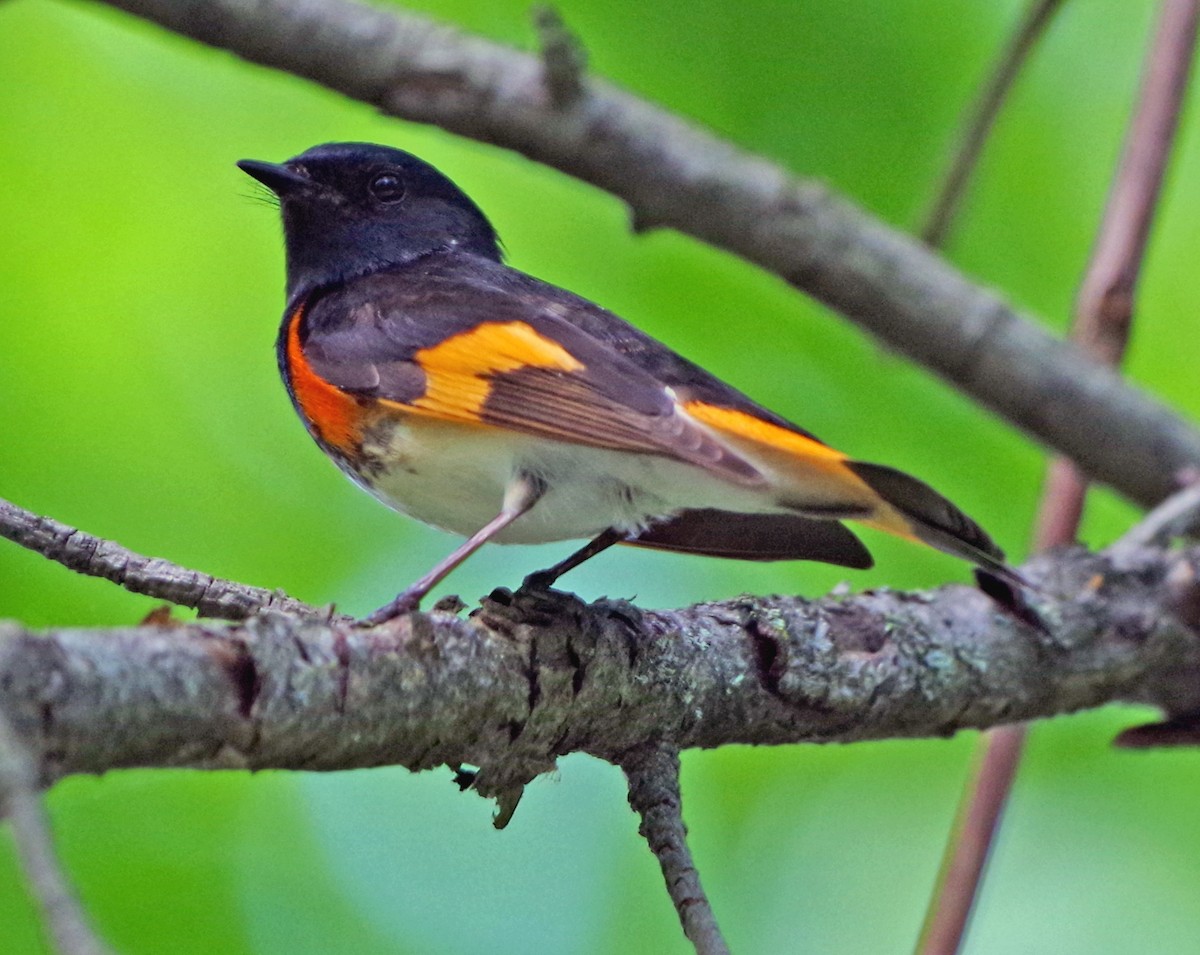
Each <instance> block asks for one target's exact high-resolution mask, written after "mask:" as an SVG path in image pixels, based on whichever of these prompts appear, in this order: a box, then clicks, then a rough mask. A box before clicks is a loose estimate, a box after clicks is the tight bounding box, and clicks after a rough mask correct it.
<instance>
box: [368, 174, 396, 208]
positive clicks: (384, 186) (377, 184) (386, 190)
mask: <svg viewBox="0 0 1200 955" xmlns="http://www.w3.org/2000/svg"><path fill="white" fill-rule="evenodd" d="M371 195H373V196H374V197H375V198H376V199H378V200H379V201H380V202H397V201H399V200H400V199H403V198H404V182H403V180H401V178H400V177H399V176H394V175H392V174H391V173H390V172H385V173H380V174H379V175H378V176H376V177H375V178H374V179H372V180H371Z"/></svg>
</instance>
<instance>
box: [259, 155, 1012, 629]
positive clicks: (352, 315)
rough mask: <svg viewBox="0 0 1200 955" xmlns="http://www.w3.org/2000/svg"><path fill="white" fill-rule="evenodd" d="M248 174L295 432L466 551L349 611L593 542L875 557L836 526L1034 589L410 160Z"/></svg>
mask: <svg viewBox="0 0 1200 955" xmlns="http://www.w3.org/2000/svg"><path fill="white" fill-rule="evenodd" d="M238 166H239V168H240V169H242V170H243V171H244V172H246V173H247V174H249V175H250V176H252V177H253V178H254V179H256V180H257V181H258V182H259V183H261V184H262V185H264V186H266V187H267V189H269V190H270V191H271V193H273V194H274V197H276V198H277V199H278V203H279V207H280V211H281V215H282V220H283V233H284V251H285V259H286V297H287V304H286V307H285V309H284V315H283V321H282V323H281V325H280V329H279V334H278V338H277V344H276V353H277V357H278V364H279V370H280V373H281V375H282V378H283V381H284V383H285V385H286V387H287V391H288V394H289V395H290V397H291V401H292V404H293V405H294V407H295V409H296V411H297V412H298V414H299V416H300V418H301V419H302V420H303V422H304V424H305V427H306V428H307V430H308V432H309V434H310V435H311V436H312V438H313V439H314V440H315V441H316V443H317V444H318V445H319V446H320V447H321V449H322V450H323V451H325V453H326V454H327V455H328V456H329V457H330V458H331V459H332V460H333V461H334V462H335V463H336V464H337V466H338V467H339V468H341V469H342V471H344V472H345V473H346V474H347V475H348V476H349V477H350V478H351V479H352V480H354V481H355V482H356V483H358V484H359V485H361V486H362V487H363V488H365V489H366V490H367V491H368V492H370V493H371V494H373V495H374V496H375V497H376V498H378V499H379V500H380V501H382V502H383V503H384V504H387V505H389V506H390V507H392V508H394V509H396V510H398V511H401V512H403V513H405V514H408V515H410V516H412V517H414V518H416V519H418V520H421V521H424V522H425V523H427V524H431V525H434V526H436V527H439V528H442V529H444V530H447V531H450V532H453V533H455V534H458V535H462V536H464V537H465V538H466V540H465V541H464V542H463V543H462V544H461V545H460V546H458V547H456V548H455V549H454V550H453V551H452V552H451V553H450V554H449V555H448V556H446V557H445V558H443V559H442V560H440V561H438V562H437V563H436V564H435V565H434V566H433V567H432V568H431V569H430V571H429V572H428V573H426V574H425V575H424V576H422V577H421V578H419V579H418V580H416V581H415V582H413V583H412V584H411V585H410V586H408V587H406V588H405V589H404V590H402V591H401V592H400V593H399V594H398V595H397V596H396V597H395V598H394V599H393V600H391V601H389V602H388V603H387V604H385V605H384V606H382V607H380V608H379V609H378V610H376V611H375V612H374V613H372V614H369V615H368V616H367V617H366V618H364V619H363V621H362V622H363V623H364V624H367V625H377V624H381V623H383V622H385V621H388V620H390V619H392V618H394V617H396V616H398V615H401V614H404V613H408V612H411V611H414V610H416V609H418V608H419V606H420V603H421V601H422V599H423V598H424V597H425V596H426V595H427V594H428V593H429V591H430V590H431V589H432V588H433V587H434V586H436V585H437V584H438V583H439V582H440V581H441V580H442V579H443V578H445V577H446V575H448V574H449V573H450V572H451V571H452V570H454V568H456V567H457V566H458V565H459V564H461V563H462V562H463V561H464V560H466V559H467V558H468V557H469V556H470V555H471V554H472V553H474V552H475V551H476V550H477V549H478V548H479V547H481V546H482V545H483V544H485V543H488V542H495V543H501V544H504V543H543V542H549V541H567V540H578V539H586V540H587V543H586V544H584V545H583V546H582V547H581V548H580V549H578V550H576V551H575V552H573V553H571V554H569V555H568V556H567V557H565V558H564V559H563V560H561V561H560V562H559V563H557V564H555V565H554V566H553V567H550V568H547V569H546V570H543V571H540V572H538V573H536V574H533V575H531V576H530V578H529V580H530V581H536V582H537V583H538V584H540V585H544V586H549V585H550V584H552V583H554V582H555V581H557V579H558V578H559V577H560V576H562V575H563V574H564V573H566V572H567V571H568V570H571V569H572V568H574V567H576V566H578V565H579V564H581V563H583V561H585V560H587V559H589V558H591V557H594V556H595V555H596V554H599V553H600V552H602V551H604V550H606V549H607V548H608V547H610V546H612V545H614V544H628V545H634V546H638V547H647V548H655V549H659V550H664V551H675V552H683V553H692V554H702V555H709V556H717V557H726V558H735V559H741V560H751V561H775V560H809V561H820V562H825V563H830V564H836V565H840V566H844V567H849V568H866V567H870V566H871V565H872V563H873V561H872V558H871V555H870V553H869V552H868V550H867V549H866V547H865V546H864V545H863V544H862V542H861V541H860V540H859V539H858V537H857V536H855V534H854V533H853V532H852V531H851V530H850V529H849V528H848V527H847V526H846V525H845V522H847V521H851V522H855V523H858V524H861V525H865V526H867V527H872V528H876V529H879V530H883V531H886V532H888V533H890V534H893V535H896V536H899V537H901V538H906V539H908V540H910V541H915V542H918V543H922V544H926V545H929V546H931V547H934V548H936V549H937V550H940V551H944V552H946V553H948V554H952V555H954V556H956V557H959V558H962V559H964V560H966V561H967V562H969V563H970V564H972V565H974V566H975V568H977V576H979V577H980V580H981V584H982V583H983V582H984V581H990V582H991V584H992V585H993V586H992V589H989V587H987V586H985V587H984V588H983V589H985V590H987V591H988V592H989V593H991V592H992V590H995V589H997V588H998V589H999V590H1000V591H1001V592H1005V591H1007V592H1010V593H1011V590H1012V588H1014V587H1020V586H1022V585H1023V584H1024V583H1025V582H1024V581H1023V580H1022V578H1021V577H1020V576H1019V575H1018V574H1017V572H1016V571H1014V570H1012V569H1011V568H1010V567H1009V566H1008V565H1007V564H1005V562H1004V554H1003V552H1002V551H1001V550H1000V548H999V547H998V546H997V545H996V544H995V543H994V542H993V541H992V539H991V538H990V537H989V536H988V534H987V533H986V532H985V531H984V530H983V529H982V528H981V527H980V526H979V525H978V524H977V523H976V522H975V521H974V520H972V519H971V518H969V517H968V516H967V515H966V514H964V513H963V512H962V511H961V510H959V509H958V508H957V507H956V506H955V505H954V504H952V503H951V502H950V501H949V500H948V499H947V498H945V497H943V496H942V495H941V494H939V493H938V492H937V491H935V490H933V488H931V487H930V486H929V485H928V484H925V483H924V482H923V481H920V480H918V479H917V478H914V477H911V476H909V475H908V474H906V473H904V472H902V471H899V470H897V469H895V468H892V467H888V466H886V465H882V464H874V463H870V462H864V461H858V460H855V459H853V458H851V457H849V456H848V455H846V454H844V453H842V452H841V451H838V450H836V449H834V448H833V447H831V446H829V445H827V444H825V443H824V442H822V441H820V440H819V439H817V438H816V437H815V436H814V435H813V434H812V433H810V432H808V431H806V430H804V429H803V428H801V427H799V426H798V425H796V424H793V423H792V422H790V421H788V420H787V419H785V418H783V417H781V416H780V415H778V414H776V413H774V412H773V411H770V410H768V409H767V408H765V407H763V406H762V405H760V404H758V403H756V402H755V401H753V400H752V399H750V398H749V397H747V396H746V395H744V394H743V393H741V392H740V391H738V390H736V389H735V388H733V387H732V386H730V385H728V384H726V383H725V382H723V381H721V380H720V379H719V378H717V377H716V376H715V375H713V374H711V373H710V372H708V371H706V370H705V369H704V368H702V367H700V366H699V365H697V364H695V363H693V362H691V361H688V360H687V359H686V358H683V357H682V356H680V355H678V354H676V353H675V352H674V351H672V350H671V349H670V348H668V347H667V346H666V345H664V344H661V343H660V342H658V341H657V340H655V339H653V338H651V337H650V336H649V335H647V334H646V333H644V332H642V331H640V330H639V329H638V328H636V327H635V326H634V325H632V324H630V323H628V322H626V321H625V320H624V319H622V318H620V317H618V316H617V315H615V314H614V313H612V312H610V311H608V310H606V309H604V308H602V307H601V306H599V305H596V304H594V303H592V302H591V301H589V300H587V299H585V298H582V297H581V296H579V295H576V294H574V293H572V292H570V291H567V290H566V289H563V288H559V287H557V286H555V285H552V284H550V283H547V282H544V281H541V280H540V279H537V278H534V277H533V276H530V275H528V274H526V273H524V272H521V271H519V270H517V269H515V268H512V267H510V266H509V265H507V264H506V263H505V261H504V257H503V254H502V250H501V246H500V242H499V238H498V235H497V232H496V230H495V228H494V227H493V225H492V223H491V222H490V221H489V220H488V218H487V216H486V215H485V214H484V213H483V212H482V211H481V210H480V208H479V207H478V206H477V205H476V204H475V202H474V201H472V200H471V199H470V198H469V197H468V196H467V195H466V193H464V192H463V191H462V190H461V189H460V188H459V187H458V186H457V185H455V184H454V182H452V181H451V180H450V179H449V178H448V177H447V176H445V175H444V174H443V173H441V172H439V171H438V170H437V169H436V168H434V167H433V166H432V165H430V164H429V163H427V162H425V161H423V160H421V159H419V158H417V157H416V156H414V155H412V154H411V153H408V152H405V151H403V150H400V149H396V148H392V147H389V146H381V145H374V144H370V143H326V144H324V145H319V146H315V147H313V148H311V149H308V150H307V151H305V152H303V153H300V154H299V155H297V156H295V157H293V158H291V159H289V160H287V161H285V162H283V163H270V162H263V161H259V160H242V161H240V162H239V163H238Z"/></svg>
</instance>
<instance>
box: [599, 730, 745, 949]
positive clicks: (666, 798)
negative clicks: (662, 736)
mask: <svg viewBox="0 0 1200 955" xmlns="http://www.w3.org/2000/svg"><path fill="white" fill-rule="evenodd" d="M620 762H621V768H622V769H623V770H625V776H626V778H627V779H628V780H629V805H630V807H631V808H632V809H633V811H634V812H636V813H637V814H638V815H639V816H641V818H642V822H641V825H640V826H638V833H639V834H640V835H641V836H642V837H643V838H645V840H646V843H647V844H648V845H649V846H650V851H651V852H653V853H654V855H655V857H656V858H657V859H658V864H659V866H660V867H661V868H662V874H663V879H664V880H665V881H666V883H667V892H668V893H669V894H670V896H671V901H672V902H674V903H675V911H676V913H677V914H678V915H679V922H680V924H681V925H682V926H683V933H684V934H685V935H686V936H687V937H688V938H689V939H690V940H691V943H692V945H693V947H695V949H696V955H729V946H727V945H726V944H725V939H724V938H722V936H721V929H720V928H719V927H718V925H717V920H716V918H715V917H714V916H713V911H712V906H711V905H710V904H709V901H708V896H706V895H705V894H704V888H703V887H702V886H701V885H700V873H699V872H697V871H696V866H695V864H694V863H693V862H692V853H691V850H690V849H688V844H687V827H686V826H685V825H684V824H683V812H682V800H681V798H680V794H679V751H678V750H676V749H673V748H672V747H670V746H661V745H657V744H654V743H647V744H646V745H644V746H638V747H636V748H635V749H633V750H631V751H630V752H629V753H627V754H625V756H624V757H622V759H621V761H620Z"/></svg>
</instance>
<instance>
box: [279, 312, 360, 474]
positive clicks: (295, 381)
mask: <svg viewBox="0 0 1200 955" xmlns="http://www.w3.org/2000/svg"><path fill="white" fill-rule="evenodd" d="M303 318H304V306H301V307H299V308H297V309H296V311H295V313H293V315H292V317H291V319H290V320H289V321H288V331H287V365H288V376H289V385H290V386H291V392H292V397H294V398H295V399H296V404H297V405H299V407H300V411H301V413H302V414H303V416H304V418H305V420H306V421H308V422H309V423H310V424H311V425H312V427H313V430H315V431H316V433H317V436H318V437H319V438H320V439H321V440H322V441H324V442H325V443H326V444H329V445H332V446H333V447H335V448H338V449H340V450H342V451H347V452H348V451H350V450H351V449H353V448H354V447H355V446H356V445H358V443H359V442H360V441H361V440H362V408H360V407H359V404H358V401H357V400H356V399H355V398H354V396H353V395H348V394H346V393H345V392H344V391H342V390H341V389H340V388H338V387H337V386H336V385H332V384H330V383H329V382H328V381H326V380H325V379H324V378H322V377H321V376H320V375H318V374H317V373H316V372H315V371H313V368H312V366H311V365H310V364H309V363H308V359H307V358H305V357H304V348H303V347H302V346H301V344H300V322H301V321H302V320H303Z"/></svg>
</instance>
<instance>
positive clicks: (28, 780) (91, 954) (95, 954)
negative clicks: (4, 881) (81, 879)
mask: <svg viewBox="0 0 1200 955" xmlns="http://www.w3.org/2000/svg"><path fill="white" fill-rule="evenodd" d="M5 816H7V818H8V822H9V825H10V826H11V828H12V834H13V842H14V843H15V844H16V848H17V855H18V856H19V858H20V860H21V865H22V867H23V868H24V870H25V878H26V880H27V881H28V885H29V890H30V892H31V893H32V895H33V897H34V899H35V901H36V902H37V906H38V909H39V910H40V912H41V916H42V922H43V925H44V926H45V931H46V935H47V936H48V938H49V940H50V942H51V945H52V947H53V951H55V952H56V953H58V955H108V953H109V952H110V949H109V948H108V946H106V945H105V944H104V943H103V942H101V941H100V940H99V939H98V938H97V937H96V934H95V933H94V932H93V931H92V928H91V926H90V925H89V924H88V920H87V917H86V916H85V915H84V912H83V908H82V907H81V906H80V904H79V901H78V900H77V899H76V898H75V894H74V893H73V892H72V891H71V887H70V885H69V884H68V883H67V879H66V876H65V875H64V874H63V871H62V868H61V867H60V866H59V863H58V858H57V856H56V855H55V852H54V839H53V837H52V836H51V834H50V823H49V821H48V820H47V818H46V810H45V808H44V807H43V806H42V799H41V794H40V792H39V787H38V779H37V774H36V772H35V771H34V768H33V762H32V760H31V759H30V758H29V754H28V753H27V752H26V749H25V746H24V745H23V744H22V743H21V741H20V740H19V739H18V738H17V735H16V733H15V732H14V731H13V729H12V727H11V726H10V725H9V722H8V719H7V718H6V717H5V715H4V713H3V711H0V819H3V818H5Z"/></svg>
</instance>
